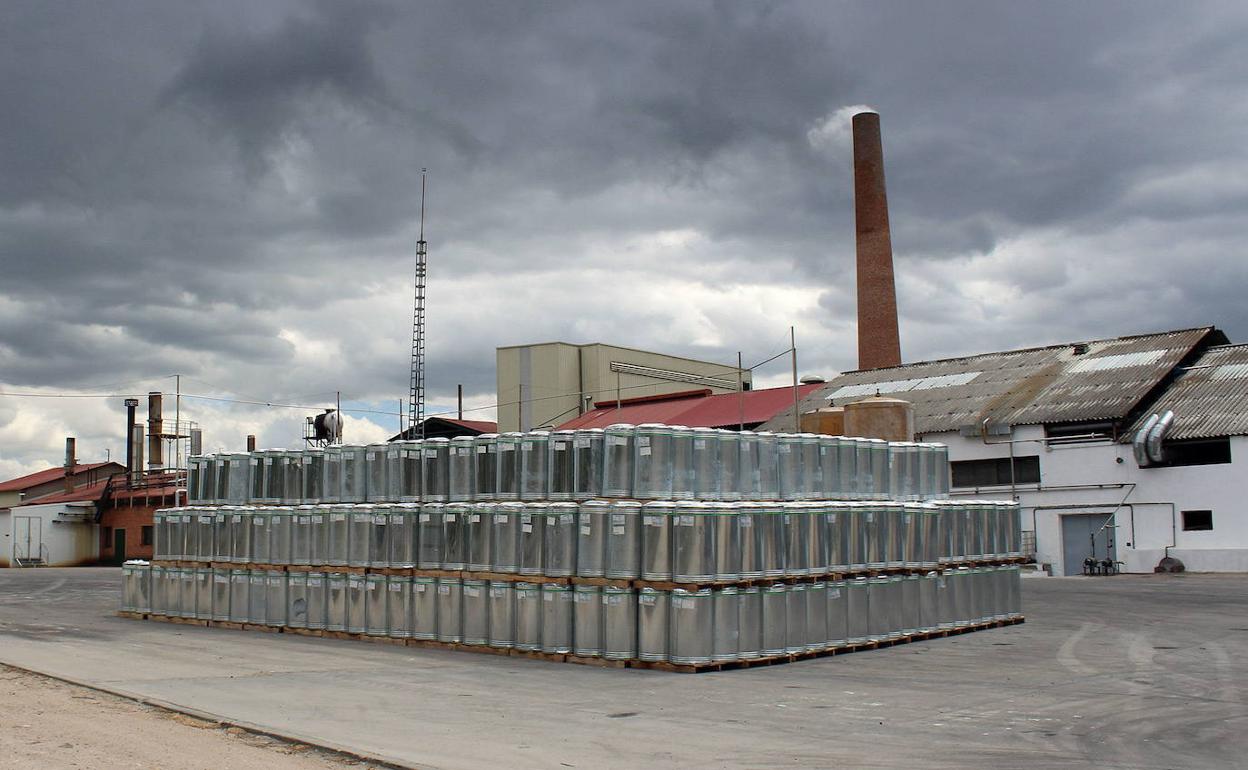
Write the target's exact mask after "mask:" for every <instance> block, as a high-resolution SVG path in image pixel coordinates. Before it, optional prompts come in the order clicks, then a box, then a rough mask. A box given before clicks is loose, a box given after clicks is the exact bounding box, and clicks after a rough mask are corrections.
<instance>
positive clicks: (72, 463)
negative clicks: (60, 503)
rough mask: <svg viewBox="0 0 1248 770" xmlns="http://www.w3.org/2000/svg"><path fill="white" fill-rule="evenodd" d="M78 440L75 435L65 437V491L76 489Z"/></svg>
mask: <svg viewBox="0 0 1248 770" xmlns="http://www.w3.org/2000/svg"><path fill="white" fill-rule="evenodd" d="M76 444H77V442H76V441H75V440H74V437H73V436H66V437H65V491H66V492H67V493H68V492H73V491H74V471H75V470H77V467H78V452H77V448H76V446H75V445H76Z"/></svg>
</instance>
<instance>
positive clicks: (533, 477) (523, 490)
mask: <svg viewBox="0 0 1248 770" xmlns="http://www.w3.org/2000/svg"><path fill="white" fill-rule="evenodd" d="M549 462H550V433H549V432H548V431H544V430H535V431H530V432H529V433H526V434H524V438H522V439H521V440H520V499H521V500H545V499H546V497H547V492H548V491H549V482H550V479H548V478H547V472H548V463H549Z"/></svg>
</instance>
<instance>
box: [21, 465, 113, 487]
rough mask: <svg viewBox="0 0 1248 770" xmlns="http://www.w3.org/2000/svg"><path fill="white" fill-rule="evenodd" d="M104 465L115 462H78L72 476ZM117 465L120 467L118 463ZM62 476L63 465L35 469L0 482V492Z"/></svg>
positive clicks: (36, 484) (44, 482)
mask: <svg viewBox="0 0 1248 770" xmlns="http://www.w3.org/2000/svg"><path fill="white" fill-rule="evenodd" d="M105 465H116V463H108V462H103V463H78V465H77V466H75V467H74V477H75V478H77V477H78V476H80V475H82V474H84V473H89V472H91V471H93V470H95V469H96V468H103V467H104V466H105ZM117 467H118V468H121V466H120V465H118V466H117ZM63 478H65V468H64V466H59V467H55V468H48V469H47V470H42V471H35V472H34V473H30V474H27V475H25V476H19V477H18V478H15V479H9V480H8V481H4V482H0V492H20V491H23V490H27V489H30V488H31V487H37V486H39V485H40V484H47V483H48V482H49V481H56V480H57V479H63Z"/></svg>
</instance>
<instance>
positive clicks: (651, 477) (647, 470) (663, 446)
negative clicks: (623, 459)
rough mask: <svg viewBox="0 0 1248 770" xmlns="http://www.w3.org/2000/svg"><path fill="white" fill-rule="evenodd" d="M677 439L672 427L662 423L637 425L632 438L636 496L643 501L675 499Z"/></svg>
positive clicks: (634, 492)
mask: <svg viewBox="0 0 1248 770" xmlns="http://www.w3.org/2000/svg"><path fill="white" fill-rule="evenodd" d="M609 431H610V429H608V432H609ZM674 440H675V439H674V436H673V434H672V429H671V427H670V426H667V425H662V424H660V423H645V424H643V425H638V426H637V431H636V435H635V437H634V439H633V497H637V498H640V499H642V500H670V499H671V498H672V472H673V466H672V461H673V458H672V451H673V447H672V444H673V442H674Z"/></svg>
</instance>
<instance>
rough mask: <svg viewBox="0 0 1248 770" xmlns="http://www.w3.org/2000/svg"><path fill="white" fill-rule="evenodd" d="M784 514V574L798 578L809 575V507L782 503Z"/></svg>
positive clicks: (800, 503)
mask: <svg viewBox="0 0 1248 770" xmlns="http://www.w3.org/2000/svg"><path fill="white" fill-rule="evenodd" d="M783 506H784V512H783V513H782V514H781V516H782V517H783V520H784V543H785V548H784V550H785V557H784V574H785V575H789V576H790V577H798V576H802V575H809V574H810V562H809V558H810V553H809V551H808V550H807V541H808V539H809V538H810V534H811V533H810V530H811V529H812V527H811V521H812V520H813V517H812V515H811V513H812V511H811V509H810V506H809V505H807V504H806V503H802V502H786V503H783Z"/></svg>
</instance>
